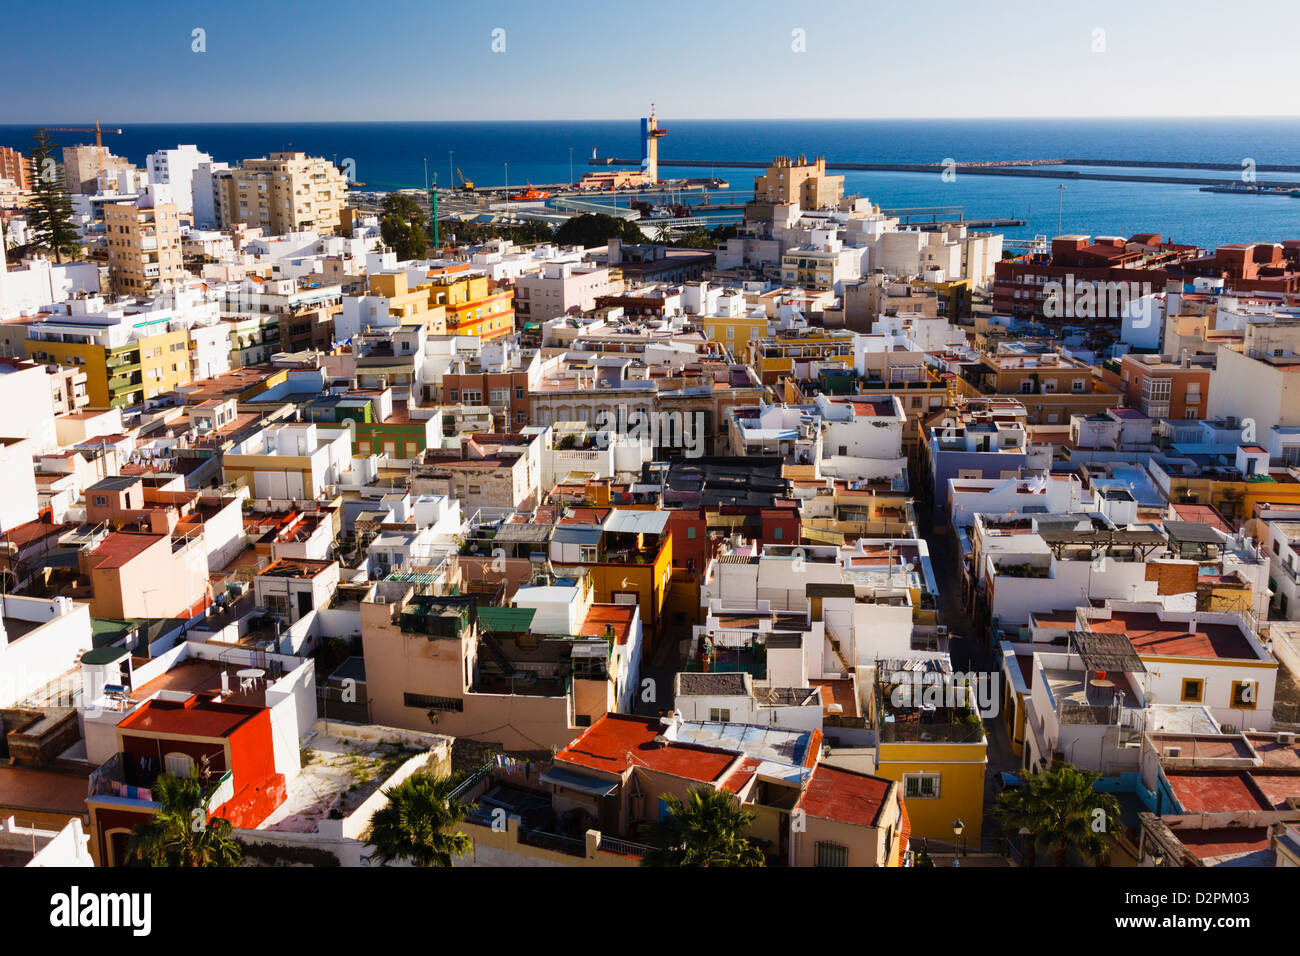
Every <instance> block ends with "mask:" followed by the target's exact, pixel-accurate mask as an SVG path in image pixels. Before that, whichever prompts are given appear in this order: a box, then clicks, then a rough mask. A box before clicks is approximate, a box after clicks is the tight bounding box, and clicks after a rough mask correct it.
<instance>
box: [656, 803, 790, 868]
mask: <svg viewBox="0 0 1300 956" xmlns="http://www.w3.org/2000/svg"><path fill="white" fill-rule="evenodd" d="M663 802H664V807H665V809H666V810H667V814H666V815H665V817H664V818H663V819H662V820H660V821H659V822H657V823H655V824H654V826H653V830H652V833H653V835H652V837H651V843H652V844H653V845H654V847H655V849H654V850H653V851H652V852H650V853H648V854H646V856H645V858H644V859H643V860H642V861H641V865H642V866H763V865H764V864H765V862H766V861H765V860H764V857H763V851H762V850H760V849H759V848H758V847H757V846H755V845H754V844H753V843H750V842H749V841H748V840H746V839H745V838H744V836H743V833H744V830H745V828H746V827H748V826H749V825H750V824H751V823H752V822H753V821H754V813H753V812H752V811H750V810H746V809H744V808H743V807H741V806H740V805H739V804H738V803H736V801H735V800H733V799H732V797H731V794H729V793H725V792H723V791H721V790H713V789H711V788H709V787H696V788H695V789H693V790H691V791H690V792H689V793H688V794H687V797H686V800H685V801H683V800H682V799H681V798H680V797H678V796H675V795H673V794H665V795H664V797H663Z"/></svg>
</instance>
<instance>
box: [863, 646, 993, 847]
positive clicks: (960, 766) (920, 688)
mask: <svg viewBox="0 0 1300 956" xmlns="http://www.w3.org/2000/svg"><path fill="white" fill-rule="evenodd" d="M900 663H902V662H897V661H894V662H885V661H882V662H880V665H879V666H880V667H882V668H887V670H885V671H883V672H881V673H878V675H877V683H876V685H875V688H874V689H875V695H876V699H875V701H874V705H875V706H874V712H875V719H876V741H877V749H876V773H877V774H878V775H879V776H881V777H884V778H886V779H889V780H895V781H897V782H898V783H899V784H900V785H901V788H902V795H903V799H904V800H905V801H907V813H908V817H909V818H910V820H911V825H912V835H913V836H914V837H925V838H927V839H931V840H936V841H940V842H943V843H952V842H954V833H953V824H954V823H955V822H956V821H958V820H960V821H961V822H962V824H963V830H962V835H961V838H960V840H961V842H962V843H963V844H965V845H966V846H968V847H973V848H976V849H978V847H979V842H980V836H981V833H982V824H983V818H984V776H985V772H986V771H987V769H988V738H987V737H986V736H985V733H984V724H983V721H982V720H981V719H980V716H979V714H978V713H977V712H976V711H975V710H974V709H972V708H970V707H968V706H965V705H964V704H962V705H960V706H945V704H947V705H951V704H953V703H955V702H956V701H957V700H961V699H963V690H962V688H958V687H954V686H953V685H952V684H951V682H949V683H948V684H942V683H937V682H936V683H931V682H929V681H928V679H927V678H929V677H930V676H932V675H935V674H936V672H931V671H911V672H903V671H902V670H901V669H900V668H898V667H897V666H896V665H898V664H900ZM904 673H905V676H900V675H903V674H904ZM931 695H933V697H934V699H933V700H931V699H930V697H931ZM923 705H928V706H923Z"/></svg>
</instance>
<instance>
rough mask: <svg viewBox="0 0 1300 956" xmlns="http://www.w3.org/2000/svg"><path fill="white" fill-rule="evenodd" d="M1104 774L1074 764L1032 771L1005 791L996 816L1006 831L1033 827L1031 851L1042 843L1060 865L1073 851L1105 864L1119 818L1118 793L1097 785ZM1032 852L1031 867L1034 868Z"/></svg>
mask: <svg viewBox="0 0 1300 956" xmlns="http://www.w3.org/2000/svg"><path fill="white" fill-rule="evenodd" d="M1100 778H1101V775H1100V774H1098V773H1094V772H1093V771H1091V770H1080V769H1078V768H1077V767H1071V766H1070V765H1069V764H1063V765H1061V766H1060V767H1057V768H1056V769H1054V770H1046V771H1043V772H1042V773H1036V774H1030V775H1029V776H1027V777H1025V779H1024V782H1023V783H1022V784H1021V785H1020V786H1019V787H1016V788H1015V789H1014V790H1006V791H1003V793H1002V794H1001V795H1000V796H999V797H998V802H997V804H996V805H995V806H994V808H993V815H994V817H996V818H997V820H998V821H999V822H1000V823H1001V824H1002V826H1003V827H1004V829H1005V831H1006V832H1016V831H1019V830H1022V829H1023V830H1028V831H1029V833H1030V834H1032V838H1031V840H1030V845H1029V850H1030V853H1032V850H1033V848H1034V847H1035V846H1037V845H1039V844H1041V845H1042V846H1043V847H1045V848H1046V849H1049V850H1051V851H1052V852H1053V854H1054V857H1055V864H1056V865H1057V866H1065V863H1066V860H1067V859H1068V858H1069V856H1070V853H1071V852H1073V853H1077V854H1078V855H1079V856H1081V857H1083V858H1084V859H1086V860H1091V861H1093V862H1094V863H1096V865H1098V866H1100V865H1101V864H1102V863H1103V862H1104V861H1105V859H1106V856H1107V854H1108V853H1109V852H1110V845H1109V842H1108V840H1107V836H1108V834H1109V833H1110V832H1111V830H1112V829H1113V828H1114V827H1115V826H1116V823H1117V821H1118V819H1119V802H1118V801H1117V800H1116V799H1115V797H1114V795H1113V794H1109V793H1098V792H1097V791H1096V790H1094V789H1093V785H1094V784H1095V783H1096V782H1097V781H1098V780H1099V779H1100ZM1030 853H1027V854H1026V856H1027V857H1029V859H1027V860H1026V865H1030V866H1032V865H1033V860H1032V856H1031V855H1030Z"/></svg>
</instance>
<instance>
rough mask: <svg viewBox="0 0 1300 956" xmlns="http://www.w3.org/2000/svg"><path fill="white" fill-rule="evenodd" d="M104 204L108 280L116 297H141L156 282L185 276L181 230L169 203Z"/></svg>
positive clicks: (171, 280)
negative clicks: (151, 204)
mask: <svg viewBox="0 0 1300 956" xmlns="http://www.w3.org/2000/svg"><path fill="white" fill-rule="evenodd" d="M146 202H147V200H141V201H140V202H139V203H106V204H105V206H104V234H105V241H106V243H107V246H108V277H109V282H110V284H111V286H112V289H113V292H114V293H116V294H118V295H141V294H144V293H148V292H151V291H153V290H154V289H155V288H156V287H157V286H158V285H159V284H160V283H166V282H178V281H181V280H184V279H186V278H187V277H188V275H189V274H188V273H187V272H186V271H185V266H184V265H183V263H182V259H181V228H180V218H179V214H178V210H177V207H176V205H175V204H173V203H158V204H156V205H153V206H149V205H146V204H145V203H146Z"/></svg>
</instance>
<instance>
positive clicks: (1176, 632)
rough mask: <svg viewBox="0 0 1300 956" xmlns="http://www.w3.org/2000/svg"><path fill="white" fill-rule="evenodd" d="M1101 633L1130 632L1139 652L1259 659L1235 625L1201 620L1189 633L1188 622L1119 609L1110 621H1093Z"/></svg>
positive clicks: (1092, 628) (1093, 628)
mask: <svg viewBox="0 0 1300 956" xmlns="http://www.w3.org/2000/svg"><path fill="white" fill-rule="evenodd" d="M1089 625H1090V629H1091V630H1093V631H1096V632H1098V633H1101V634H1127V635H1128V637H1129V640H1130V641H1132V642H1133V649H1134V650H1135V651H1137V652H1138V654H1139V655H1159V656H1161V657H1202V658H1230V659H1238V660H1255V659H1257V658H1258V656H1259V655H1258V654H1256V652H1255V650H1254V648H1252V647H1251V646H1250V642H1249V641H1248V640H1246V637H1245V635H1244V634H1242V633H1241V630H1240V629H1239V628H1238V627H1236V626H1235V625H1232V624H1202V623H1199V622H1198V623H1197V625H1196V633H1195V634H1191V633H1188V630H1187V626H1188V625H1187V623H1186V622H1184V621H1162V620H1160V618H1159V617H1157V616H1156V615H1155V614H1149V613H1136V612H1119V611H1116V612H1115V613H1114V614H1113V615H1112V616H1111V619H1110V620H1108V621H1101V620H1092V621H1089Z"/></svg>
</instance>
